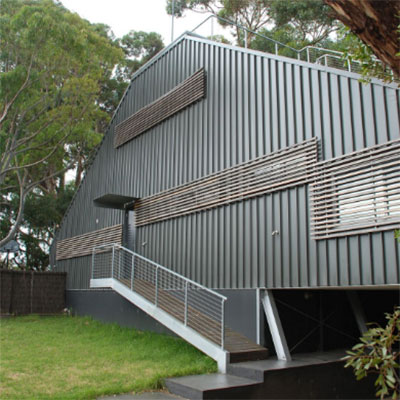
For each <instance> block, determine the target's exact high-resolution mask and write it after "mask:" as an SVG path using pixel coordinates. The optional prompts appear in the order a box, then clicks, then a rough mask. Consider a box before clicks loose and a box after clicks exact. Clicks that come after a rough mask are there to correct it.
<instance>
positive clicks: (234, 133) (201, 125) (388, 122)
mask: <svg viewBox="0 0 400 400" xmlns="http://www.w3.org/2000/svg"><path fill="white" fill-rule="evenodd" d="M200 67H204V68H205V70H206V73H207V97H206V99H204V100H202V101H200V102H198V103H197V104H195V105H193V106H190V107H189V108H188V109H186V110H184V111H181V112H180V113H178V114H177V115H175V116H173V117H171V118H170V119H168V120H166V121H164V122H163V123H161V124H160V125H158V126H156V127H155V128H153V129H151V130H150V131H148V132H146V133H144V134H143V135H141V136H139V137H137V138H136V139H134V140H132V141H130V142H129V143H127V144H125V145H124V146H122V147H121V148H119V149H117V150H116V149H114V147H113V130H114V127H115V125H116V124H118V123H120V122H121V121H123V120H125V119H126V118H128V117H129V116H130V115H132V113H134V112H136V111H137V110H139V109H140V108H141V107H143V106H145V105H147V104H149V103H150V102H152V101H154V100H156V99H157V98H158V97H160V96H161V95H163V94H164V93H166V92H168V91H169V90H171V89H172V88H173V87H174V86H176V85H177V84H179V83H181V82H182V81H183V80H184V79H186V78H187V77H188V76H190V75H191V74H193V73H194V72H195V71H196V70H198V69H199V68H200ZM399 97H400V95H399V90H398V89H396V87H395V86H394V85H384V84H381V83H379V82H377V81H374V82H373V83H371V84H368V85H365V84H362V83H360V82H359V81H358V76H357V75H355V74H351V73H346V72H344V71H340V70H334V69H329V68H325V67H320V66H316V65H310V64H307V63H304V62H299V61H297V60H292V59H288V58H282V57H276V56H274V55H270V54H264V53H257V52H251V51H246V50H244V49H237V48H233V47H230V46H225V45H219V44H216V43H214V42H209V41H207V40H203V39H200V38H197V37H191V36H186V37H184V38H183V39H181V40H179V41H178V42H177V43H176V44H174V45H173V46H171V47H169V48H168V49H166V50H165V51H164V52H163V54H161V55H160V56H159V57H157V58H156V60H155V61H153V62H152V63H150V64H148V66H147V67H145V68H143V69H142V70H141V71H139V73H138V74H137V75H136V77H135V78H134V79H133V81H132V84H131V87H130V90H128V92H127V93H126V95H125V97H124V98H123V101H122V102H121V104H120V107H119V109H118V111H117V113H116V115H115V117H114V119H113V121H112V123H111V126H110V129H109V131H108V133H107V135H106V137H105V140H104V142H103V145H102V147H101V148H100V150H99V152H98V154H97V157H96V159H95V160H94V163H93V165H92V167H91V168H90V169H89V171H88V173H87V177H86V178H85V179H84V181H83V184H82V186H81V188H80V190H79V192H78V194H77V196H76V198H75V200H74V202H73V204H72V207H71V209H70V210H69V212H68V214H67V217H66V219H65V221H64V222H63V224H62V226H61V229H60V232H59V236H58V237H59V239H63V238H66V237H70V236H75V235H79V234H82V233H85V232H88V231H92V230H95V229H100V228H103V227H106V226H111V225H114V224H118V223H121V222H122V220H123V213H122V212H121V211H111V210H107V209H103V208H95V207H93V205H92V200H93V198H96V197H98V196H100V195H102V194H106V193H116V194H122V195H128V196H133V197H145V196H148V195H151V194H154V193H158V192H160V191H162V190H164V189H168V188H171V187H174V186H177V185H180V184H183V183H186V182H189V181H191V180H193V179H196V178H200V177H203V176H205V175H207V174H210V173H213V172H216V171H220V170H222V169H224V168H227V167H230V166H233V165H235V164H238V163H242V162H244V161H248V160H250V159H253V158H255V157H258V156H261V155H263V154H267V153H269V152H272V151H275V150H278V149H281V148H283V147H286V146H290V145H293V144H294V143H297V142H301V141H303V140H305V139H309V138H311V137H317V138H319V139H320V145H321V146H320V149H321V155H320V158H321V159H329V158H332V157H336V156H340V155H342V154H345V153H348V152H351V151H354V150H358V149H362V148H364V147H368V146H372V145H374V144H378V143H384V142H386V141H388V140H391V139H395V138H398V137H399V136H400V128H399V126H400V123H399V119H400V115H399V114H400V113H399V105H400V98H399ZM308 209H309V204H308V188H307V187H306V186H301V187H297V188H293V189H290V190H285V191H282V192H279V193H275V194H270V195H266V196H263V197H260V198H257V199H252V200H247V201H244V202H241V203H237V204H234V205H230V206H225V207H221V208H218V209H214V210H211V211H208V212H202V213H198V214H194V215H190V216H185V217H181V218H177V219H174V220H170V221H165V222H161V223H156V224H153V225H148V226H145V227H141V228H138V231H137V251H138V252H139V253H142V254H144V255H145V256H147V257H149V258H151V259H153V260H155V261H157V262H159V263H161V264H163V265H165V266H167V267H170V268H172V269H173V270H175V271H177V272H179V273H182V274H183V275H185V276H188V277H190V278H192V279H194V280H196V281H198V282H201V283H203V284H205V285H207V286H209V287H212V288H254V287H270V288H282V287H317V286H350V285H383V284H393V283H399V282H400V271H399V269H400V267H399V260H400V246H399V245H398V244H396V242H395V239H394V235H393V232H392V231H388V232H383V233H374V234H365V235H360V236H349V237H345V238H339V239H330V240H321V241H315V240H312V239H310V234H309V213H308ZM96 221H97V222H96ZM274 230H277V231H279V234H278V235H274V236H272V235H271V234H272V232H273V231H274ZM142 244H145V245H144V246H142ZM86 259H87V258H86V257H85V258H82V259H81V260H75V261H74V262H72V263H71V262H70V261H62V262H60V263H58V266H59V268H60V269H64V268H68V270H69V271H71V269H72V268H75V269H76V268H78V269H82V271H86V270H89V266H88V263H90V260H86ZM73 274H74V276H75V277H76V278H74V279H73V281H70V287H76V288H79V287H82V288H83V287H87V284H88V278H89V277H88V275H87V272H82V274H80V273H76V272H74V273H73ZM85 274H86V275H85Z"/></svg>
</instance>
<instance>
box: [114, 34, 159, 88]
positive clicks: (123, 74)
mask: <svg viewBox="0 0 400 400" xmlns="http://www.w3.org/2000/svg"><path fill="white" fill-rule="evenodd" d="M119 45H120V47H121V48H122V50H123V51H124V54H125V59H124V62H122V63H121V64H120V65H119V66H118V69H117V73H116V75H117V79H120V80H122V81H125V82H129V81H130V80H131V78H132V75H133V74H134V72H135V71H137V70H138V69H139V68H140V67H141V66H142V65H144V64H145V63H146V62H147V61H149V60H150V59H151V58H152V57H154V56H155V55H156V54H157V53H158V52H159V51H160V50H161V49H163V48H164V43H163V41H162V37H161V35H160V34H158V33H155V32H149V33H147V32H143V31H130V32H129V33H128V34H127V35H125V36H123V37H122V38H121V39H120V40H119Z"/></svg>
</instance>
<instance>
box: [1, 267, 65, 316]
mask: <svg viewBox="0 0 400 400" xmlns="http://www.w3.org/2000/svg"><path fill="white" fill-rule="evenodd" d="M66 280H67V273H66V272H34V271H10V270H1V269H0V290H1V293H0V300H1V301H0V313H1V314H2V315H5V314H14V315H21V314H32V313H34V314H56V313H60V312H62V311H63V309H64V308H65V285H66Z"/></svg>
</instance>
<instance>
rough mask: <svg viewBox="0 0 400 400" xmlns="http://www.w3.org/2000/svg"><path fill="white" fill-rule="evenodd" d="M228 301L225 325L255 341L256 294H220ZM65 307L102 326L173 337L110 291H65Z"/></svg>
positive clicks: (166, 330) (223, 292)
mask: <svg viewBox="0 0 400 400" xmlns="http://www.w3.org/2000/svg"><path fill="white" fill-rule="evenodd" d="M219 292H220V293H221V294H223V295H224V296H226V297H227V298H228V301H227V302H226V308H225V311H226V317H225V319H226V324H227V325H228V326H229V327H230V328H232V329H233V330H236V331H237V332H240V333H242V334H243V335H245V336H247V337H248V338H249V339H252V340H254V341H256V339H257V318H256V290H220V291H219ZM66 293H67V295H66V301H67V307H68V308H72V310H73V312H74V313H76V314H77V315H90V316H92V317H93V318H95V319H98V320H100V321H103V322H116V323H118V324H119V325H121V326H130V327H133V328H136V329H140V330H148V331H153V332H157V333H169V334H173V333H172V332H171V331H170V330H168V329H167V328H165V327H164V326H162V325H161V324H159V323H158V322H157V321H155V320H154V319H153V318H151V317H149V316H148V315H147V314H146V313H145V312H143V311H142V310H140V309H139V308H137V307H136V306H134V305H133V304H132V303H130V302H129V301H128V300H126V299H124V298H123V297H122V296H120V295H119V294H118V293H116V292H114V291H113V290H110V289H104V290H99V289H96V290H93V289H90V290H89V289H88V290H67V291H66Z"/></svg>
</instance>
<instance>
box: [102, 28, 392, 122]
mask: <svg viewBox="0 0 400 400" xmlns="http://www.w3.org/2000/svg"><path fill="white" fill-rule="evenodd" d="M185 39H189V40H192V41H195V42H201V43H207V44H210V45H213V46H217V47H221V48H225V49H229V50H234V51H239V52H241V53H244V54H252V55H257V56H260V57H264V58H268V59H272V60H276V61H284V62H287V63H290V64H293V65H300V66H303V67H308V68H313V69H315V70H318V71H323V72H329V73H333V74H336V75H340V76H345V77H348V78H355V79H359V78H360V76H361V75H360V74H358V73H356V72H349V71H345V70H341V69H338V68H333V67H327V66H324V65H321V64H315V63H311V62H308V61H302V60H298V59H295V58H291V57H286V56H280V55H276V54H272V53H266V52H263V51H260V50H253V49H245V48H243V47H239V46H235V45H230V44H225V43H220V42H215V41H213V40H210V39H207V38H206V37H204V36H201V35H199V34H197V33H194V32H191V31H186V32H184V33H182V35H180V36H179V37H178V38H177V39H175V40H174V41H173V42H171V43H170V44H169V45H168V46H166V47H164V49H162V50H161V51H160V52H158V53H157V54H156V55H155V56H154V57H153V58H152V59H150V60H149V61H148V62H147V63H146V64H144V65H143V66H142V67H140V68H139V69H138V70H137V71H136V72H135V73H134V74H133V75H132V78H131V81H130V83H129V85H128V86H127V88H126V90H125V92H124V94H123V95H122V97H121V100H120V102H119V103H118V106H117V108H116V109H115V111H114V114H113V116H112V118H111V121H110V124H109V125H111V123H112V122H113V120H114V119H115V117H116V114H117V112H118V110H119V108H120V106H121V104H122V102H123V100H124V98H125V96H126V94H127V92H128V90H129V89H130V87H131V85H132V83H133V81H134V80H135V79H136V78H137V77H138V76H140V75H141V74H142V73H144V72H145V71H146V70H147V69H148V68H150V67H151V66H152V65H153V64H154V63H155V62H157V61H158V60H159V59H160V58H161V57H163V56H164V55H165V54H166V53H168V52H169V51H170V50H171V49H172V48H173V47H175V46H177V45H178V44H179V43H180V42H182V41H183V40H185ZM371 83H374V84H377V85H381V86H385V87H391V88H393V89H398V85H397V84H395V83H386V82H383V81H382V80H380V79H377V78H371ZM108 128H109V127H108ZM108 128H107V129H108Z"/></svg>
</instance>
